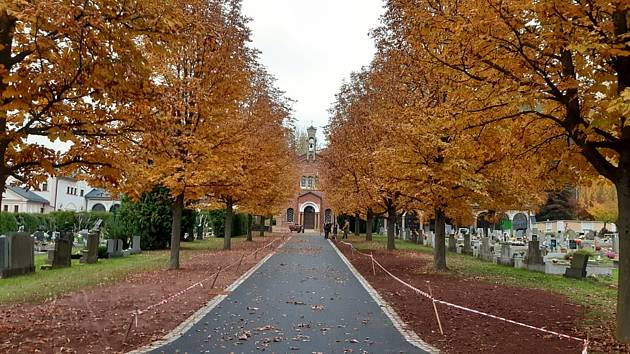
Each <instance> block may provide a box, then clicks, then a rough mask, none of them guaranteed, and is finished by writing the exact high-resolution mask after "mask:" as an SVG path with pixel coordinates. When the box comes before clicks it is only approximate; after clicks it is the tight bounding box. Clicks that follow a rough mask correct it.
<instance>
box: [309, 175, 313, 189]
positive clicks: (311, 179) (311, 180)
mask: <svg viewBox="0 0 630 354" xmlns="http://www.w3.org/2000/svg"><path fill="white" fill-rule="evenodd" d="M308 188H313V177H312V176H309V177H308Z"/></svg>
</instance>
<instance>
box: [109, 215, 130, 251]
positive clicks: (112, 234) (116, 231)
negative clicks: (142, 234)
mask: <svg viewBox="0 0 630 354" xmlns="http://www.w3.org/2000/svg"><path fill="white" fill-rule="evenodd" d="M103 230H104V232H105V235H106V237H107V238H110V239H117V240H123V247H124V248H127V247H129V238H130V237H131V236H133V229H132V228H131V227H130V226H129V222H127V220H124V219H123V217H122V216H121V215H120V214H119V213H116V215H114V216H113V217H110V218H108V219H107V221H105V222H104V225H103Z"/></svg>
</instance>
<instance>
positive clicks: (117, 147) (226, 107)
mask: <svg viewBox="0 0 630 354" xmlns="http://www.w3.org/2000/svg"><path fill="white" fill-rule="evenodd" d="M178 5H179V6H180V7H179V9H180V11H181V12H182V13H183V14H184V16H183V18H184V19H185V20H182V22H181V23H180V24H179V26H178V29H177V31H175V32H174V33H172V35H171V36H169V37H168V38H167V39H165V40H162V41H156V42H141V43H139V45H142V46H143V49H144V50H145V51H147V52H148V53H149V55H148V58H149V66H150V67H151V69H152V73H151V77H152V80H151V83H152V86H151V87H147V88H146V90H147V91H148V94H149V95H150V97H151V99H152V100H151V105H150V106H148V108H147V109H145V110H140V111H136V112H134V113H135V114H136V116H135V117H134V118H135V121H136V125H135V126H136V130H135V131H133V132H131V133H130V134H127V135H125V136H123V137H120V138H119V139H117V140H115V141H113V139H110V141H109V143H110V144H109V145H108V148H109V152H110V154H111V155H112V160H113V161H114V163H115V166H116V168H117V170H118V171H119V172H120V173H121V176H120V181H119V182H117V183H116V184H115V185H114V187H115V188H116V189H118V190H120V191H123V192H125V193H127V194H129V195H130V196H132V197H137V196H139V195H141V193H142V192H145V191H149V190H151V189H153V188H154V186H156V185H161V186H164V187H167V188H168V189H169V191H170V192H171V195H172V197H173V199H174V205H173V223H172V234H171V244H170V247H171V257H170V268H171V269H177V268H179V242H180V233H181V219H182V212H183V210H184V207H185V206H186V205H187V204H189V203H191V202H194V201H197V200H199V199H202V198H203V197H205V196H206V194H207V193H208V187H207V181H208V180H213V179H219V177H220V176H222V174H223V173H224V172H225V169H226V168H229V167H230V166H229V165H227V164H225V163H224V162H223V161H224V160H225V159H226V158H228V157H229V156H231V154H233V152H234V151H235V150H238V149H240V146H239V145H238V142H239V136H241V135H239V134H242V133H241V129H242V128H243V127H244V126H243V125H242V124H241V123H240V121H239V120H234V119H233V118H234V117H237V116H238V111H239V105H240V102H242V101H243V100H244V99H245V98H246V96H247V93H248V89H249V80H250V76H251V73H250V71H249V66H250V64H251V62H252V60H253V59H254V52H253V50H252V49H250V48H247V46H246V44H247V42H248V41H249V30H248V29H247V27H246V25H245V18H244V17H243V16H242V15H241V13H240V7H239V4H238V3H236V2H233V1H222V0H216V1H214V0H213V1H210V0H199V1H181V2H180V3H179V4H178ZM118 155H123V156H126V158H125V159H120V158H116V156H118Z"/></svg>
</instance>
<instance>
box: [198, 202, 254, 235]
mask: <svg viewBox="0 0 630 354" xmlns="http://www.w3.org/2000/svg"><path fill="white" fill-rule="evenodd" d="M207 215H208V220H209V224H210V226H211V227H212V230H213V231H214V235H215V236H216V237H224V236H225V210H224V209H220V210H213V211H211V212H209V213H208V214H207ZM246 234H247V214H234V215H233V216H232V236H233V237H237V236H244V235H246Z"/></svg>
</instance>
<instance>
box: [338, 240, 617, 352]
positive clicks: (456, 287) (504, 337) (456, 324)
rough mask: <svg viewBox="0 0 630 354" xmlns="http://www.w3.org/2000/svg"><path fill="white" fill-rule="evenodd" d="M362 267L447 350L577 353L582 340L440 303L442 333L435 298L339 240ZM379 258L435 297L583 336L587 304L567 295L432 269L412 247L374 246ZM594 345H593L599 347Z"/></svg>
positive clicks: (413, 325) (423, 334) (416, 326)
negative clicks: (381, 248)
mask: <svg viewBox="0 0 630 354" xmlns="http://www.w3.org/2000/svg"><path fill="white" fill-rule="evenodd" d="M337 246H338V248H339V249H340V250H341V251H342V252H343V253H344V255H346V257H347V258H348V259H349V260H350V261H351V262H352V264H353V265H354V266H355V267H356V268H357V270H358V271H359V272H360V273H361V274H362V275H363V277H365V278H366V279H367V281H368V282H369V283H370V284H371V285H372V287H374V288H375V289H376V290H377V291H378V293H379V294H380V295H381V296H382V297H383V298H384V299H385V300H386V301H387V302H388V303H389V304H390V305H391V306H393V307H394V309H395V310H396V312H397V313H398V315H399V316H400V317H401V319H402V320H403V321H404V322H405V323H406V324H407V325H408V328H409V329H411V330H413V331H415V332H416V333H417V334H418V336H419V337H420V338H422V339H423V340H424V341H426V342H428V343H429V344H431V345H433V346H435V347H437V348H439V349H440V350H441V352H442V353H458V354H459V353H502V354H504V353H510V354H520V353H523V354H531V353H545V354H552V353H557V354H564V353H566V354H569V353H572V354H576V353H581V352H582V349H583V346H582V343H580V342H577V341H572V340H567V339H560V338H558V337H557V336H553V335H548V334H545V333H542V332H538V331H536V330H532V329H528V328H524V327H521V326H518V325H514V324H510V323H506V322H503V321H499V320H496V319H493V318H488V317H485V316H480V315H477V314H473V313H470V312H467V311H463V310H459V309H456V308H452V307H447V306H445V305H441V304H438V305H437V309H438V313H439V315H440V319H441V322H442V326H443V330H444V335H441V334H440V330H439V327H438V323H437V320H436V317H435V312H434V309H433V304H432V301H431V300H430V299H428V298H425V297H422V296H419V295H417V294H416V293H415V292H414V291H412V290H410V289H408V288H406V287H404V286H402V285H401V284H400V283H399V282H397V281H395V280H394V279H392V278H391V277H390V276H389V275H387V274H385V273H384V272H382V271H379V270H378V267H376V275H373V270H372V262H371V261H370V258H369V257H363V256H360V255H357V254H356V253H355V254H354V255H353V253H352V252H351V250H350V248H349V247H348V246H346V245H343V244H338V245H337ZM373 254H374V257H375V259H377V260H378V262H380V263H381V264H382V265H383V266H384V267H385V268H386V269H388V270H389V271H390V272H391V273H393V274H394V275H396V276H397V277H399V278H401V279H402V280H403V281H405V282H407V283H409V284H411V285H413V286H414V287H416V288H418V289H420V290H423V291H426V292H428V291H429V286H430V288H431V290H432V292H433V295H434V297H435V298H437V299H440V300H443V301H447V302H451V303H454V304H457V305H461V306H464V307H467V308H472V309H475V310H479V311H483V312H486V313H489V314H493V315H496V316H501V317H504V318H508V319H512V320H515V321H518V322H522V323H526V324H529V325H533V326H536V327H541V328H545V329H548V330H552V331H556V332H559V333H563V334H567V335H570V336H574V337H579V338H584V337H585V333H583V331H582V330H580V321H581V320H582V319H583V318H584V314H585V309H584V308H583V307H582V306H581V305H578V304H575V303H572V302H571V301H569V300H568V299H567V298H566V297H564V296H562V295H559V294H556V293H553V292H549V291H544V290H537V289H520V288H513V287H508V286H504V285H499V284H493V283H489V282H485V281H483V280H480V279H464V278H458V277H454V276H452V275H448V274H442V273H436V272H434V271H433V270H432V257H431V255H426V254H420V253H416V252H412V251H402V250H400V251H395V252H387V251H375V252H374V253H373ZM597 347H598V346H597V345H595V346H593V347H592V348H591V349H594V348H597ZM596 352H602V353H627V351H626V349H625V348H621V347H614V346H607V347H601V345H600V346H599V347H598V348H597V349H596V350H589V353H596Z"/></svg>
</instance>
